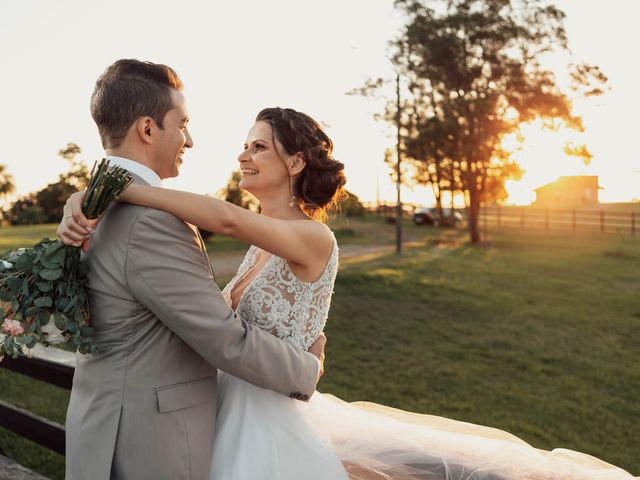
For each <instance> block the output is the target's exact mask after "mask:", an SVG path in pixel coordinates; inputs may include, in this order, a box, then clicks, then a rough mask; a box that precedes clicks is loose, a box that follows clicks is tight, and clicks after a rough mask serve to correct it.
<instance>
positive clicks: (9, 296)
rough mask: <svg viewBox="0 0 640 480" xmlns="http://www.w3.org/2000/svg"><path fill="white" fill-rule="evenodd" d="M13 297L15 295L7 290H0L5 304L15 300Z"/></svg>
mask: <svg viewBox="0 0 640 480" xmlns="http://www.w3.org/2000/svg"><path fill="white" fill-rule="evenodd" d="M13 297H14V295H13V293H11V292H8V291H6V290H0V300H2V301H3V302H10V301H11V300H13Z"/></svg>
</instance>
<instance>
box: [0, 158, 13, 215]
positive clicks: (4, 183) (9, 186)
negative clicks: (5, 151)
mask: <svg viewBox="0 0 640 480" xmlns="http://www.w3.org/2000/svg"><path fill="white" fill-rule="evenodd" d="M15 191H16V182H15V180H14V179H13V175H11V174H10V173H9V172H8V171H7V167H6V166H4V165H0V224H1V223H2V222H3V219H4V215H5V213H4V210H3V209H2V207H1V203H2V201H3V200H4V199H5V198H7V197H8V196H9V195H11V194H12V193H13V192H15Z"/></svg>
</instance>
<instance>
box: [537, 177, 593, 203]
mask: <svg viewBox="0 0 640 480" xmlns="http://www.w3.org/2000/svg"><path fill="white" fill-rule="evenodd" d="M600 188H601V187H599V186H598V177H597V176H595V175H580V176H576V177H560V178H559V179H558V180H556V181H555V182H553V183H548V184H546V185H543V186H542V187H539V188H536V189H535V192H536V201H535V202H534V205H536V206H538V207H545V208H546V207H582V206H589V205H598V190H600Z"/></svg>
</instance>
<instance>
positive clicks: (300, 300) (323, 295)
mask: <svg viewBox="0 0 640 480" xmlns="http://www.w3.org/2000/svg"><path fill="white" fill-rule="evenodd" d="M333 242H334V243H333V250H332V251H331V256H330V257H329V261H328V262H327V266H326V267H325V269H324V272H323V273H322V276H321V277H320V278H319V279H318V280H316V281H315V282H303V281H302V280H299V279H298V278H297V277H296V276H295V274H294V273H293V272H292V271H291V268H290V267H289V263H288V262H287V261H286V260H285V259H284V258H281V257H276V256H275V255H273V256H271V257H270V258H269V259H268V260H267V261H266V263H265V264H264V267H262V270H260V271H259V272H258V274H257V275H256V276H255V278H254V279H253V280H252V281H251V282H250V283H249V284H248V285H247V286H246V287H245V289H244V291H243V292H242V296H241V297H240V300H239V302H238V306H237V308H236V314H237V315H238V316H240V317H241V318H244V319H245V320H246V321H247V322H249V323H252V324H254V325H256V326H258V327H260V328H262V329H263V330H266V331H267V332H270V333H272V334H274V335H277V336H278V337H279V338H281V339H282V340H284V341H286V342H288V343H290V344H292V345H294V346H295V347H297V348H300V349H302V350H308V349H309V347H310V346H311V345H312V344H313V342H315V340H316V339H317V338H318V335H319V334H320V332H322V329H323V328H324V325H325V323H326V321H327V316H328V314H329V306H330V304H331V295H332V294H333V285H334V282H335V279H336V274H337V272H338V244H337V242H336V240H335V237H334V239H333ZM259 251H260V249H259V248H258V247H256V246H253V245H252V246H251V247H250V248H249V250H248V251H247V254H246V255H245V257H244V260H243V261H242V264H241V265H240V268H239V269H238V273H236V275H235V277H233V279H231V281H230V282H229V283H228V284H227V286H226V287H225V288H224V289H223V290H222V295H223V297H224V299H225V301H226V302H227V304H228V305H229V306H231V305H232V302H231V292H232V291H233V289H234V287H235V286H236V284H237V283H238V282H239V281H240V280H241V279H242V278H243V277H244V276H245V274H246V273H247V272H248V270H249V269H251V267H252V266H253V265H254V264H255V262H256V259H257V256H258V253H259Z"/></svg>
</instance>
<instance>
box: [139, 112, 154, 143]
mask: <svg viewBox="0 0 640 480" xmlns="http://www.w3.org/2000/svg"><path fill="white" fill-rule="evenodd" d="M154 128H155V123H154V122H153V119H152V118H151V117H140V118H139V119H138V120H136V131H137V132H138V136H139V137H140V139H141V140H142V141H143V142H144V143H149V144H151V143H153V130H154Z"/></svg>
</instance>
